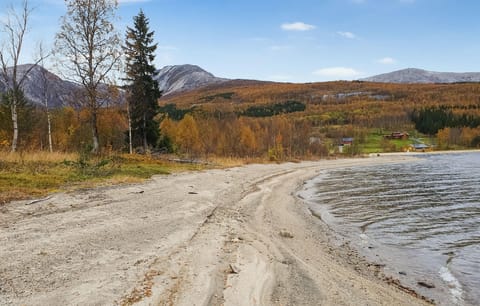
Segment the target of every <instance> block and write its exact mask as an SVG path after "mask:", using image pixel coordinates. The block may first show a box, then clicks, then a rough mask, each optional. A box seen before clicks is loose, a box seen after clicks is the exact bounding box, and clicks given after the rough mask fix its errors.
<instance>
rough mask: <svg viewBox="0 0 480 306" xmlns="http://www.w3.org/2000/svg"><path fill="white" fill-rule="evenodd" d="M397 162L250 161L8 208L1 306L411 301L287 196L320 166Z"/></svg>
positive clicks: (0, 255)
mask: <svg viewBox="0 0 480 306" xmlns="http://www.w3.org/2000/svg"><path fill="white" fill-rule="evenodd" d="M402 159H404V157H385V158H371V159H357V160H335V161H321V162H308V163H298V164H292V163H289V164H281V165H249V166H245V167H240V168H233V169H227V170H209V171H204V172H191V173H183V174H175V175H169V176H158V177H155V178H153V179H152V180H151V181H149V182H147V183H145V184H142V185H135V186H123V187H113V188H102V189H95V190H87V191H84V192H76V193H73V194H55V195H52V196H51V197H49V198H46V199H45V200H43V201H40V202H37V203H34V204H31V205H25V204H26V203H27V202H25V201H21V202H15V203H11V204H8V205H6V206H4V207H2V208H1V211H0V305H117V304H134V303H137V304H138V305H416V304H420V305H421V304H423V303H424V302H423V301H421V300H419V299H416V298H413V297H412V296H411V295H408V294H406V293H404V292H402V291H400V290H398V289H396V288H395V287H393V286H389V285H387V284H385V283H384V282H380V281H378V280H376V278H374V277H371V276H369V275H370V274H372V275H373V273H370V274H369V273H366V272H365V271H363V270H365V269H366V268H365V267H363V268H362V269H363V270H362V269H357V268H356V267H355V266H352V264H351V260H352V259H351V258H349V257H350V256H348V255H349V254H346V251H345V250H344V249H341V250H339V249H335V248H333V247H332V243H330V242H329V239H332V236H330V235H329V234H328V229H327V228H326V226H325V225H324V224H323V223H322V222H321V221H319V220H317V219H316V218H313V217H312V216H311V215H310V213H309V212H308V210H307V209H306V207H305V205H303V204H302V203H301V202H300V201H299V200H298V199H297V198H296V197H294V196H293V194H294V192H295V190H296V188H298V187H299V186H301V184H302V182H303V181H305V180H306V179H308V178H310V177H312V176H314V175H315V174H316V173H317V172H318V171H320V170H322V169H327V168H335V167H346V166H353V165H368V164H374V163H382V162H392V161H400V160H402ZM351 257H352V258H354V257H355V256H354V255H352V256H351ZM347 262H349V264H347ZM362 271H363V272H362Z"/></svg>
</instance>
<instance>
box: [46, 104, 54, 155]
mask: <svg viewBox="0 0 480 306" xmlns="http://www.w3.org/2000/svg"><path fill="white" fill-rule="evenodd" d="M47 125H48V149H49V150H50V153H52V152H53V144H52V120H51V118H50V112H49V110H48V107H47Z"/></svg>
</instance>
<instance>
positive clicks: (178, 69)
mask: <svg viewBox="0 0 480 306" xmlns="http://www.w3.org/2000/svg"><path fill="white" fill-rule="evenodd" d="M154 79H155V80H157V81H158V86H159V88H160V90H161V91H162V94H163V95H168V94H172V93H178V92H183V91H189V90H193V89H197V88H200V87H203V86H208V85H213V84H220V83H223V82H226V81H228V79H223V78H217V77H216V76H214V75H213V74H211V73H210V72H207V71H205V70H203V69H202V68H200V67H198V66H196V65H176V66H165V67H163V68H162V69H160V70H158V71H157V73H156V75H155V77H154Z"/></svg>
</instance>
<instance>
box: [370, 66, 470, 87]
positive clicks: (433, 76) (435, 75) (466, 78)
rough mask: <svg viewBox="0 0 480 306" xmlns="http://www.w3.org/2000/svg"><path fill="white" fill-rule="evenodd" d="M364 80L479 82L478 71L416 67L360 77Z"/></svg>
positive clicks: (407, 82) (422, 82)
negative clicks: (437, 69) (462, 71)
mask: <svg viewBox="0 0 480 306" xmlns="http://www.w3.org/2000/svg"><path fill="white" fill-rule="evenodd" d="M361 81H366V82H379V83H401V84H429V83H467V82H480V73H479V72H464V73H459V72H435V71H428V70H423V69H416V68H407V69H402V70H398V71H393V72H389V73H384V74H379V75H375V76H372V77H368V78H364V79H361Z"/></svg>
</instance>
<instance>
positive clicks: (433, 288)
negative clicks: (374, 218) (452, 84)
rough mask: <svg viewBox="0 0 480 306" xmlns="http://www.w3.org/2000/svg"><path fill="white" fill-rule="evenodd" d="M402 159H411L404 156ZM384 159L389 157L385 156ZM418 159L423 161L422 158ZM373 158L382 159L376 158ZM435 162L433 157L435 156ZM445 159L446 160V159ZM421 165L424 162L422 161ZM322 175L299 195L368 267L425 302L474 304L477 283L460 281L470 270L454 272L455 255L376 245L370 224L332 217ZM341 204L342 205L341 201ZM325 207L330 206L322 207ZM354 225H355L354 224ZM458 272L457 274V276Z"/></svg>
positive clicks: (313, 212)
mask: <svg viewBox="0 0 480 306" xmlns="http://www.w3.org/2000/svg"><path fill="white" fill-rule="evenodd" d="M479 152H480V151H479V150H477V151H474V152H472V151H467V152H460V153H461V154H465V153H467V154H468V153H479ZM451 153H459V152H458V151H457V152H451ZM421 154H428V153H421ZM438 154H444V152H438ZM389 156H399V155H389ZM402 156H409V155H408V154H405V155H402ZM410 156H411V155H410ZM415 156H418V155H415ZM381 157H387V156H385V155H383V156H381ZM419 157H421V155H420V156H419ZM372 158H380V157H376V156H375V157H372ZM432 158H434V157H433V156H432ZM442 158H446V156H445V157H442ZM420 160H422V159H420ZM420 163H422V162H421V161H420ZM414 165H415V164H414ZM360 167H361V166H360ZM362 168H363V167H362ZM328 172H329V171H328V170H327V171H325V175H328ZM362 173H363V172H362ZM403 174H404V173H403ZM323 175H324V174H323V173H322V174H320V175H319V176H317V177H315V178H312V179H311V180H308V181H307V182H306V183H305V185H304V187H303V188H302V189H301V190H300V191H299V197H300V198H301V199H302V200H304V202H305V205H306V206H307V207H308V208H309V210H310V211H311V212H312V214H313V215H314V216H315V217H317V218H318V219H319V220H321V221H322V222H324V223H326V224H327V227H328V228H330V229H331V231H332V232H333V233H335V234H336V235H337V236H338V237H341V238H346V239H347V242H348V243H349V244H348V247H352V248H353V249H354V250H355V251H358V253H359V254H360V255H361V257H362V258H363V259H365V261H366V262H367V265H369V264H374V265H379V266H382V267H383V269H382V270H383V276H382V277H381V279H384V280H386V281H387V282H390V281H392V280H393V281H395V282H396V284H397V285H398V286H399V287H402V288H405V289H408V290H411V291H412V292H416V293H417V294H418V295H419V296H422V295H423V298H424V299H425V300H427V301H434V302H435V304H439V305H474V304H475V296H472V295H471V294H470V293H471V291H472V290H473V291H474V290H475V283H474V282H472V280H471V279H467V281H466V282H462V281H465V279H461V276H462V273H466V272H467V271H468V270H455V268H454V269H453V270H452V269H451V267H450V263H451V262H450V261H451V260H452V257H453V256H454V254H453V252H447V251H445V250H444V251H443V252H434V251H432V250H430V249H422V248H416V249H409V248H402V247H399V246H395V245H384V244H382V243H381V242H380V241H381V239H380V241H376V240H375V238H373V237H375V234H374V233H373V232H371V233H368V232H366V231H365V227H366V226H369V225H370V224H371V223H367V225H365V227H364V226H363V225H362V226H358V225H352V223H351V222H349V221H348V220H349V218H348V216H345V215H344V217H345V218H346V220H347V221H345V219H344V218H342V217H339V218H338V219H337V218H336V217H333V216H332V215H331V211H330V209H329V208H328V207H329V206H328V202H324V201H328V199H329V197H328V196H327V197H326V198H324V197H322V196H321V194H322V193H321V192H320V193H317V192H319V191H318V189H316V188H320V190H323V189H322V188H321V187H315V186H316V185H317V184H320V185H321V184H322V182H325V180H326V179H327V177H328V176H325V177H324V176H323ZM347 175H348V174H347ZM367 176H368V175H367ZM340 178H341V177H340ZM337 179H339V177H338V176H335V175H334V176H333V180H335V181H336V180H337ZM327 190H328V191H327V193H328V194H330V193H333V194H335V190H334V189H331V188H330V189H327ZM347 190H348V188H347ZM316 193H317V194H318V195H319V196H318V198H316V196H315V194H316ZM343 195H345V194H343ZM340 199H344V197H340ZM319 201H320V202H319ZM339 201H340V202H342V200H339ZM324 203H325V204H327V205H323V204H324ZM333 205H334V206H333V207H335V208H338V207H339V206H335V204H333ZM339 205H340V204H339ZM366 207H368V206H366ZM335 208H334V210H335ZM355 220H357V219H355ZM362 220H363V219H362ZM353 222H354V223H355V221H353ZM355 224H356V223H355ZM455 253H456V252H455ZM412 258H416V259H415V261H414V262H412V261H411V259H412ZM473 269H474V268H473ZM455 272H456V273H457V274H455ZM469 294H470V295H469Z"/></svg>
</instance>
